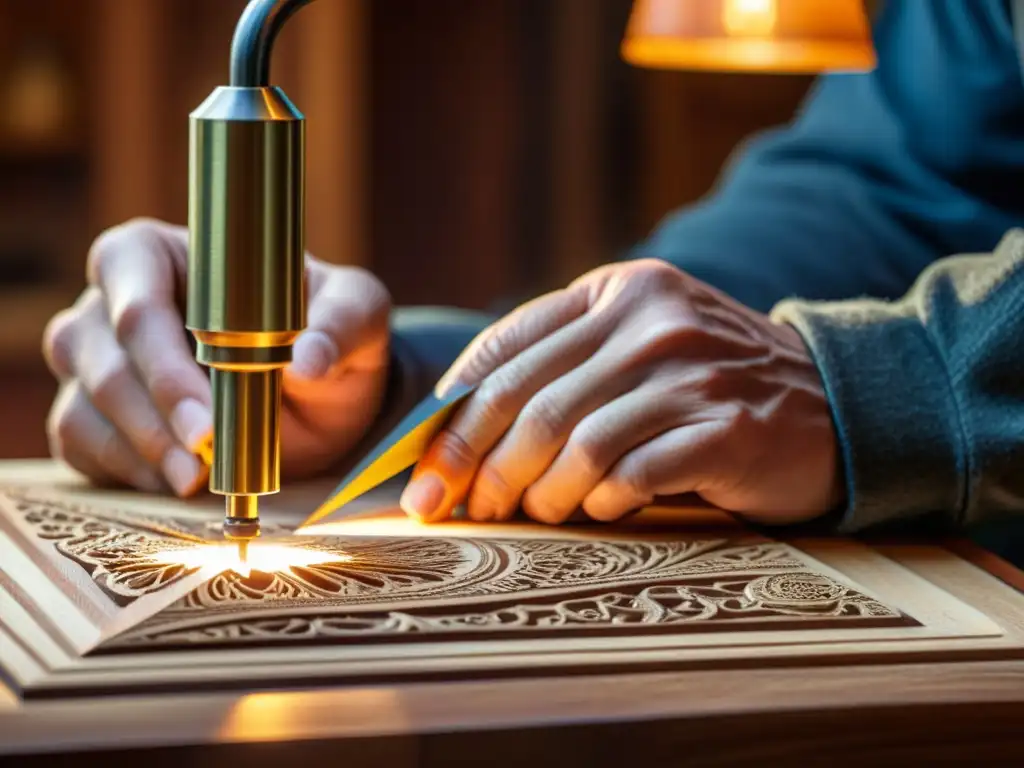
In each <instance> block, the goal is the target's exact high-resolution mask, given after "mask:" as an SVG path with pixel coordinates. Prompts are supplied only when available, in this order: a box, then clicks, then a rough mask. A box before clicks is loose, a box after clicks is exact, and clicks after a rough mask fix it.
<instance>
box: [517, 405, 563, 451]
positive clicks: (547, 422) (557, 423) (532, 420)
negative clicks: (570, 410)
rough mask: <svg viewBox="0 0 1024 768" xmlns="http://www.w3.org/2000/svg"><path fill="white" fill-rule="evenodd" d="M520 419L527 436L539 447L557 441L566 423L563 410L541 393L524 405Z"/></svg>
mask: <svg viewBox="0 0 1024 768" xmlns="http://www.w3.org/2000/svg"><path fill="white" fill-rule="evenodd" d="M521 419H522V425H523V427H524V428H525V430H526V432H527V434H529V435H531V436H532V438H533V439H534V440H535V441H537V442H538V443H540V444H541V445H547V444H549V443H551V442H553V441H555V440H558V439H559V438H560V437H561V436H562V435H563V434H564V431H565V425H566V421H567V417H566V414H565V411H564V409H563V408H562V407H560V406H559V404H558V403H557V402H556V401H555V398H554V397H552V396H550V395H547V394H545V393H543V392H541V393H539V394H537V395H536V396H534V397H533V398H532V399H531V400H530V401H529V402H528V403H527V404H526V407H525V408H524V409H523V412H522V415H521Z"/></svg>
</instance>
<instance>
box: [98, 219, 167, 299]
mask: <svg viewBox="0 0 1024 768" xmlns="http://www.w3.org/2000/svg"><path fill="white" fill-rule="evenodd" d="M160 227H161V223H160V222H159V221H157V220H156V219H153V218H149V217H146V216H137V217H135V218H132V219H129V220H128V221H126V222H124V223H123V224H118V225H116V226H113V227H110V228H109V229H106V230H104V231H103V232H102V233H100V235H99V236H98V237H97V238H96V239H95V240H93V243H92V245H91V246H90V248H89V254H88V256H87V257H86V273H87V275H88V278H89V282H91V283H98V282H101V281H102V280H103V278H104V276H105V275H106V274H107V273H108V271H109V269H110V267H111V265H112V264H113V263H114V262H115V261H116V260H117V259H118V257H119V255H120V254H121V251H122V249H123V247H124V245H125V244H126V243H127V242H130V241H135V240H143V241H144V240H145V239H153V238H156V237H159V233H160Z"/></svg>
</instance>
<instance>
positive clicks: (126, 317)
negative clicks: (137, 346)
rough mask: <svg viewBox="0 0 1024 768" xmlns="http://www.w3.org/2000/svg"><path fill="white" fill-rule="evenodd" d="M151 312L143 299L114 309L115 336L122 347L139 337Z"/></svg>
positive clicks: (131, 301)
mask: <svg viewBox="0 0 1024 768" xmlns="http://www.w3.org/2000/svg"><path fill="white" fill-rule="evenodd" d="M149 311H150V308H149V305H148V304H147V302H146V301H144V300H142V299H134V300H130V301H126V302H124V303H123V304H121V305H120V306H118V307H116V308H114V309H113V318H112V320H113V326H114V336H115V337H116V338H117V341H118V343H119V344H120V345H121V346H127V345H128V344H130V343H131V342H132V340H134V339H136V338H138V337H139V335H140V333H141V331H142V326H143V324H144V323H145V321H146V317H147V316H148V314H149Z"/></svg>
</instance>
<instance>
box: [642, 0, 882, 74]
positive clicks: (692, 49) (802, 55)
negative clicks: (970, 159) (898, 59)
mask: <svg viewBox="0 0 1024 768" xmlns="http://www.w3.org/2000/svg"><path fill="white" fill-rule="evenodd" d="M622 56H623V58H624V59H625V60H626V61H627V62H629V63H631V64H634V65H637V66H642V67H654V68H668V69H694V70H714V71H727V72H728V71H734V72H779V73H792V74H816V73H820V72H857V71H866V70H870V69H873V68H874V66H875V63H876V57H875V49H874V45H873V44H872V42H871V25H870V23H869V22H868V18H867V13H866V12H865V9H864V4H863V2H862V0H634V3H633V11H632V14H631V16H630V19H629V24H628V26H627V29H626V35H625V39H624V40H623V42H622Z"/></svg>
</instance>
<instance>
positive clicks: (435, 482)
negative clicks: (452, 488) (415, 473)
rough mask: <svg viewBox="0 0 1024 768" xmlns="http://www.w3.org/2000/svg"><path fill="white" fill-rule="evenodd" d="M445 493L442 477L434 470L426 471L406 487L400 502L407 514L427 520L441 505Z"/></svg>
mask: <svg viewBox="0 0 1024 768" xmlns="http://www.w3.org/2000/svg"><path fill="white" fill-rule="evenodd" d="M444 494H445V489H444V482H443V481H442V480H441V478H440V477H438V476H437V475H436V474H434V473H433V472H426V473H424V474H422V475H420V476H419V477H417V478H415V479H414V480H412V481H411V482H410V483H409V484H408V485H407V486H406V487H405V490H404V491H403V492H402V498H401V500H400V501H399V504H400V505H401V507H402V509H403V510H404V511H405V513H406V514H407V515H413V516H414V517H418V518H420V519H421V520H427V519H429V518H430V517H432V516H433V515H434V514H436V513H437V510H438V509H439V508H440V507H441V502H443V501H444Z"/></svg>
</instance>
